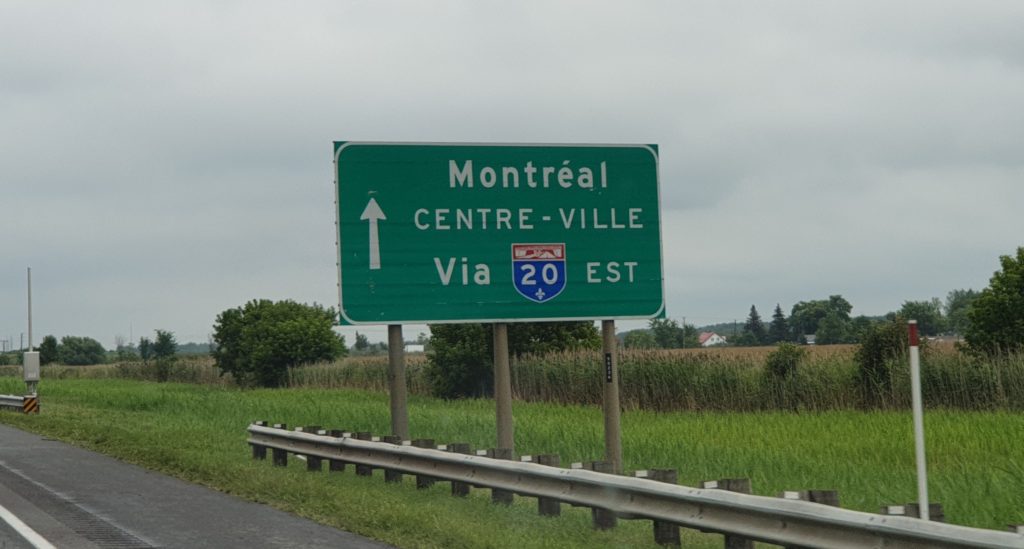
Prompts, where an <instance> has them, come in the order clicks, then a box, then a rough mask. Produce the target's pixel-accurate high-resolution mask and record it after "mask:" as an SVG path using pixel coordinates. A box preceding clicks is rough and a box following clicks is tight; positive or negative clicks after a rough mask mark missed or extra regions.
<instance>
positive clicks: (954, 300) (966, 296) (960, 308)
mask: <svg viewBox="0 0 1024 549" xmlns="http://www.w3.org/2000/svg"><path fill="white" fill-rule="evenodd" d="M977 297H978V292H976V291H974V290H970V289H968V290H953V291H951V292H949V294H948V295H946V307H945V313H946V329H948V330H949V331H951V332H953V333H954V334H964V333H966V332H967V330H968V328H970V325H971V321H970V318H969V316H968V313H969V312H970V310H971V305H973V304H974V300H975V299H977Z"/></svg>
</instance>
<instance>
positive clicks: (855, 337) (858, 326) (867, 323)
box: [846, 315, 879, 343]
mask: <svg viewBox="0 0 1024 549" xmlns="http://www.w3.org/2000/svg"><path fill="white" fill-rule="evenodd" d="M878 322H879V319H878V318H872V317H869V316H864V315H858V316H855V317H853V318H852V319H850V324H849V325H848V326H847V328H848V329H847V332H846V333H847V341H849V342H851V343H860V342H861V341H863V340H864V337H865V336H867V334H868V333H869V332H870V331H871V330H872V329H873V328H874V326H875V324H877V323H878Z"/></svg>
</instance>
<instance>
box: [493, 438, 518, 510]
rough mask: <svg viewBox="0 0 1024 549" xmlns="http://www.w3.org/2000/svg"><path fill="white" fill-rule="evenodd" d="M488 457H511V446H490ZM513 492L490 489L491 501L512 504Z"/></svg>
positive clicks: (508, 458)
mask: <svg viewBox="0 0 1024 549" xmlns="http://www.w3.org/2000/svg"><path fill="white" fill-rule="evenodd" d="M487 454H488V456H487V457H489V458H493V459H503V460H511V459H512V449H511V448H492V449H491V450H488V451H487ZM512 500H513V493H512V492H509V491H508V490H497V489H494V490H491V503H500V504H502V505H512Z"/></svg>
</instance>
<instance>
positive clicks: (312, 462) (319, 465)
mask: <svg viewBox="0 0 1024 549" xmlns="http://www.w3.org/2000/svg"><path fill="white" fill-rule="evenodd" d="M302 432H303V433H310V434H313V435H317V434H320V426H319V425H310V426H308V427H303V428H302ZM306 470H307V471H311V472H316V473H319V472H320V471H322V470H323V459H321V458H319V457H317V456H310V455H307V456H306Z"/></svg>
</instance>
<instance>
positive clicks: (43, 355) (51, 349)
mask: <svg viewBox="0 0 1024 549" xmlns="http://www.w3.org/2000/svg"><path fill="white" fill-rule="evenodd" d="M59 359H60V356H59V355H58V345H57V338H55V337H53V336H52V335H48V336H46V337H44V338H43V341H42V342H41V343H40V344H39V364H52V363H54V362H57V360H59Z"/></svg>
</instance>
